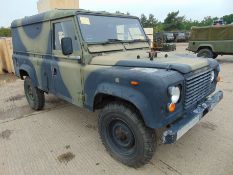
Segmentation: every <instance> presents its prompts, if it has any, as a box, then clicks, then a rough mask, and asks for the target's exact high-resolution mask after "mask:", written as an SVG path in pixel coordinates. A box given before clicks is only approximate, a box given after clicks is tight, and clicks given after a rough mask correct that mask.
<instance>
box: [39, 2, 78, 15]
mask: <svg viewBox="0 0 233 175" xmlns="http://www.w3.org/2000/svg"><path fill="white" fill-rule="evenodd" d="M78 8H79V0H39V1H38V2H37V9H38V12H39V13H42V12H46V11H49V10H53V9H78Z"/></svg>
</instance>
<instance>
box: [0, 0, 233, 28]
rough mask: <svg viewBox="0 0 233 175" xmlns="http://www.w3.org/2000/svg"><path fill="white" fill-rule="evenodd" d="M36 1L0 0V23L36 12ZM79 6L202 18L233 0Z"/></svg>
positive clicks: (85, 1)
mask: <svg viewBox="0 0 233 175" xmlns="http://www.w3.org/2000/svg"><path fill="white" fill-rule="evenodd" d="M37 1H38V0H0V26H5V27H7V26H10V23H11V21H12V20H14V19H17V18H22V17H24V16H30V15H33V14H36V13H37V4H36V2H37ZM80 8H82V9H87V10H97V11H98V10H101V11H108V12H115V11H121V12H125V13H126V12H129V13H130V14H132V15H136V16H140V15H141V14H142V13H144V14H146V15H148V14H150V13H152V14H154V15H155V17H156V18H157V19H158V20H160V21H163V20H164V18H165V17H166V15H167V14H168V13H169V12H171V11H177V10H179V11H180V15H185V16H186V18H187V19H190V18H191V19H196V20H201V19H203V18H204V17H205V16H214V17H215V16H217V17H221V16H223V15H228V14H232V13H233V0H141V1H137V0H80Z"/></svg>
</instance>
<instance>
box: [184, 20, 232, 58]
mask: <svg viewBox="0 0 233 175" xmlns="http://www.w3.org/2000/svg"><path fill="white" fill-rule="evenodd" d="M202 48H209V49H211V50H212V51H213V53H216V54H221V55H224V54H230V55H231V54H233V25H223V26H211V27H193V28H192V32H191V38H190V41H189V46H188V50H190V51H193V52H195V53H196V52H198V51H199V50H200V49H202Z"/></svg>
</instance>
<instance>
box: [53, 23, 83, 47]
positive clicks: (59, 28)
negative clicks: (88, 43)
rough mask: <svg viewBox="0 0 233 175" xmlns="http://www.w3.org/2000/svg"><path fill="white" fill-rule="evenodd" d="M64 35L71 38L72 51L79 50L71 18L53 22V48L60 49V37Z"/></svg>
mask: <svg viewBox="0 0 233 175" xmlns="http://www.w3.org/2000/svg"><path fill="white" fill-rule="evenodd" d="M64 37H70V38H71V39H72V43H73V48H74V51H78V50H79V46H78V41H77V37H76V35H75V30H74V25H73V22H72V21H71V20H70V21H63V22H58V23H54V24H53V50H61V39H62V38H64Z"/></svg>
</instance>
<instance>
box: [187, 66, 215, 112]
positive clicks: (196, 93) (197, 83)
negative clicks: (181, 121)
mask: <svg viewBox="0 0 233 175" xmlns="http://www.w3.org/2000/svg"><path fill="white" fill-rule="evenodd" d="M185 87H186V90H185V100H184V108H185V109H186V110H187V109H189V108H191V107H193V106H195V105H196V104H197V103H198V102H199V101H200V100H202V99H203V98H204V97H206V96H208V95H209V93H210V91H211V71H210V70H207V71H204V72H201V73H198V74H195V75H192V76H190V77H188V78H186V81H185Z"/></svg>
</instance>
